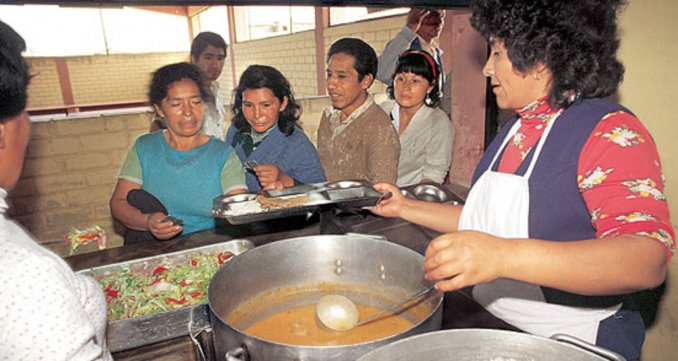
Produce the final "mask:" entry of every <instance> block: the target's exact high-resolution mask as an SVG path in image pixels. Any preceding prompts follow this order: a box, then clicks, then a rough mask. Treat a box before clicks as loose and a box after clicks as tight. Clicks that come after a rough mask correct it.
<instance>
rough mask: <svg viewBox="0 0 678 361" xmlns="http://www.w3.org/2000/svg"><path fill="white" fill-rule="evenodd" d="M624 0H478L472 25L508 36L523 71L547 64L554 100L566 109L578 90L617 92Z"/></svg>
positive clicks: (515, 60)
mask: <svg viewBox="0 0 678 361" xmlns="http://www.w3.org/2000/svg"><path fill="white" fill-rule="evenodd" d="M623 5H624V1H623V0H476V1H474V3H473V4H472V5H471V8H472V10H473V15H472V17H471V24H472V25H473V27H474V28H475V29H476V30H478V31H479V32H480V33H481V34H482V35H483V36H484V37H486V38H488V39H491V40H493V39H496V40H498V41H502V42H503V43H504V46H505V47H506V49H507V50H508V57H509V59H510V60H511V62H512V63H513V66H514V67H515V69H516V70H517V71H519V72H521V73H523V74H525V73H527V72H528V71H529V70H531V69H532V68H533V67H534V66H536V65H538V64H539V63H543V64H545V65H546V67H547V68H548V69H549V70H550V71H551V73H552V80H551V90H550V93H549V102H550V103H551V104H552V105H553V106H555V107H556V108H565V107H567V106H569V105H570V103H571V102H572V100H573V97H572V95H576V96H577V97H583V98H593V97H606V96H608V95H611V94H613V93H614V92H616V91H617V88H618V86H619V84H620V83H621V81H622V79H623V76H624V66H623V65H622V64H621V63H620V62H619V60H617V49H618V48H619V39H618V35H617V22H616V20H617V12H618V10H619V9H620V8H621V7H622V6H623Z"/></svg>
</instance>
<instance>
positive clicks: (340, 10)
mask: <svg viewBox="0 0 678 361" xmlns="http://www.w3.org/2000/svg"><path fill="white" fill-rule="evenodd" d="M408 11H410V8H375V7H365V6H362V7H355V6H347V7H331V8H330V26H334V25H341V24H347V23H353V22H356V21H361V20H370V19H376V18H383V17H387V16H393V15H400V14H405V13H407V12H408Z"/></svg>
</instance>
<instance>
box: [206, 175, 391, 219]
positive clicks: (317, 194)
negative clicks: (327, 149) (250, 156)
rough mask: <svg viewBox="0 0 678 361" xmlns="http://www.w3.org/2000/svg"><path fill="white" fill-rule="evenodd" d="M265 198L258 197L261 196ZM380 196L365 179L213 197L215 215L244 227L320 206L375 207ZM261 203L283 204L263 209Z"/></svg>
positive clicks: (304, 212)
mask: <svg viewBox="0 0 678 361" xmlns="http://www.w3.org/2000/svg"><path fill="white" fill-rule="evenodd" d="M262 196H263V197H264V198H263V199H262V198H259V197H262ZM380 197H381V193H379V192H377V191H376V190H375V189H374V188H372V184H371V183H369V182H367V181H363V180H344V181H338V182H323V183H313V184H305V185H301V186H297V187H290V188H284V189H282V190H269V191H264V192H263V193H262V194H260V195H257V194H253V193H245V194H238V195H233V196H219V197H216V198H214V201H213V206H212V215H213V216H214V217H216V218H225V219H226V220H227V221H228V222H230V223H231V224H245V223H252V222H258V221H264V220H270V219H277V218H283V217H289V216H296V215H301V214H306V213H308V212H313V211H315V210H317V209H319V208H320V207H335V208H342V209H351V208H353V209H359V208H362V207H365V206H373V205H375V204H376V203H377V201H378V200H379V198H380ZM262 201H268V202H272V203H277V204H280V206H276V207H262V203H261V202H262Z"/></svg>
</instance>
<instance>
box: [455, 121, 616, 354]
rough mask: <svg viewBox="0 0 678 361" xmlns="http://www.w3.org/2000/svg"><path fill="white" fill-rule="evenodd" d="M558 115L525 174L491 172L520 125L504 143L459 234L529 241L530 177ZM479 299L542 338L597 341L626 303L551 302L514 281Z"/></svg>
mask: <svg viewBox="0 0 678 361" xmlns="http://www.w3.org/2000/svg"><path fill="white" fill-rule="evenodd" d="M556 118H557V116H556V117H555V118H554V119H552V121H550V122H549V124H548V126H547V127H546V129H545V130H544V133H543V135H542V136H541V138H540V139H539V142H538V143H537V146H536V147H535V148H534V149H533V152H534V155H533V157H532V161H531V163H530V165H529V167H528V169H527V172H525V175H523V176H521V175H515V174H507V173H500V172H494V171H492V166H493V165H494V163H495V162H496V161H497V158H498V157H499V154H500V153H501V150H502V149H504V146H505V145H506V144H507V143H508V142H509V140H510V139H512V138H513V136H514V135H515V134H516V132H517V131H518V128H519V127H520V121H518V122H516V123H515V124H514V125H513V127H512V128H511V130H510V131H509V133H508V135H507V136H506V138H505V139H504V140H503V142H502V144H501V146H500V147H499V150H498V151H497V154H495V155H494V158H493V159H492V162H491V163H490V166H489V168H488V169H487V170H486V171H485V173H483V174H482V175H481V176H480V178H479V179H478V181H477V182H476V183H475V185H474V186H473V187H472V188H471V191H470V192H469V195H468V197H467V199H466V204H465V205H464V208H463V210H462V212H461V216H460V220H459V230H476V231H482V232H486V233H489V234H492V235H494V236H497V237H504V238H529V228H528V225H529V218H528V217H529V208H530V189H529V183H528V181H529V179H530V175H531V174H532V170H533V169H534V166H535V164H536V162H537V159H538V158H539V155H540V153H541V150H542V147H543V145H544V142H545V140H546V139H547V137H548V135H549V133H550V131H551V128H552V127H553V124H554V123H555V121H556ZM473 297H474V299H475V300H476V301H477V302H478V303H480V304H481V305H482V306H483V307H485V309H487V310H488V311H489V312H490V313H492V314H493V315H495V316H497V317H498V318H500V319H502V320H504V321H506V322H507V323H509V324H511V325H513V326H516V327H518V328H520V329H521V330H524V331H526V332H529V333H531V334H534V335H539V336H543V337H550V336H552V335H553V334H556V333H565V334H568V335H571V336H575V337H578V338H580V339H582V340H584V341H588V342H590V343H594V344H595V341H596V335H597V333H598V325H599V323H600V321H602V320H604V319H605V318H607V317H609V316H611V315H613V314H614V313H615V312H616V311H617V310H618V309H619V308H620V307H621V304H619V305H615V306H613V307H610V308H606V309H599V308H597V309H593V308H581V307H571V306H563V305H556V304H549V303H546V302H545V300H544V296H543V293H542V292H541V289H540V288H539V287H538V286H535V285H531V284H527V283H524V282H518V281H514V280H509V279H498V280H495V281H493V282H490V283H487V284H483V285H477V286H475V287H474V289H473Z"/></svg>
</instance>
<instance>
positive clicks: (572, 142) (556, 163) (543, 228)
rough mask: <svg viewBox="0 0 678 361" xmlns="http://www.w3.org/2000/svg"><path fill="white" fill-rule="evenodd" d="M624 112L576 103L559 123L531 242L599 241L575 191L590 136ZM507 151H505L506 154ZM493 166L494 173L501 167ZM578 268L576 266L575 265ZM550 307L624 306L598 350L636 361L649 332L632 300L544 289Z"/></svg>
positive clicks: (535, 204)
mask: <svg viewBox="0 0 678 361" xmlns="http://www.w3.org/2000/svg"><path fill="white" fill-rule="evenodd" d="M619 110H623V111H625V112H628V113H631V112H630V111H628V110H627V109H625V108H624V107H622V106H621V105H619V104H617V103H614V102H611V101H608V100H604V99H584V100H578V101H577V102H575V103H574V104H572V105H571V106H570V107H569V108H567V109H566V110H565V111H564V112H563V113H562V114H561V115H560V117H558V120H557V121H556V123H555V124H554V125H553V128H552V129H551V133H550V134H549V137H548V139H547V141H546V142H545V143H544V147H543V148H542V151H541V154H540V156H539V159H537V163H536V164H535V168H534V170H533V172H532V176H531V177H530V180H529V185H530V211H529V212H530V215H529V217H530V219H529V224H528V227H529V236H530V237H531V238H537V239H545V240H550V241H556V242H568V241H576V240H582V239H591V238H595V233H596V232H595V229H594V228H593V225H592V223H591V214H590V213H589V210H588V208H587V207H586V203H585V202H584V198H583V197H582V195H581V193H580V192H579V187H578V185H577V173H578V172H577V170H578V165H579V156H580V154H581V150H582V148H583V147H584V144H585V143H586V141H587V140H588V139H589V136H590V135H591V132H592V131H593V129H595V127H596V126H597V125H598V123H599V122H600V120H601V119H602V118H603V116H605V115H606V114H608V113H612V112H616V111H619ZM516 121H518V117H514V118H512V119H511V120H509V121H508V122H506V124H505V125H504V126H503V127H502V129H501V130H500V131H499V134H497V136H496V138H495V139H494V140H493V141H492V143H491V144H490V146H489V147H488V148H487V150H486V151H485V154H484V155H483V157H482V159H481V160H480V162H479V163H478V166H477V167H476V170H475V173H474V175H473V183H475V182H476V181H477V180H478V178H479V177H480V176H481V175H482V174H483V172H485V171H486V170H487V168H488V167H489V166H490V163H491V162H492V158H493V156H494V154H496V153H497V152H498V151H500V150H499V147H500V145H501V141H502V140H503V139H504V138H505V137H506V135H507V134H508V131H509V130H510V129H511V126H512V125H513V124H515V122H516ZM503 151H504V149H502V150H501V152H502V153H503ZM533 154H534V153H532V152H530V154H529V155H528V156H527V158H526V159H525V160H523V162H522V163H521V165H520V166H519V167H518V170H517V171H516V174H520V175H523V174H525V172H526V171H527V167H528V166H529V164H530V161H531V159H532V157H533ZM499 159H501V155H500V158H499ZM499 163H500V162H499V161H497V162H495V164H494V166H493V170H495V171H496V170H497V168H498V167H499ZM573 262H574V260H573ZM541 290H542V293H543V294H544V299H545V300H546V302H549V303H555V304H561V305H567V306H575V307H610V306H613V305H615V304H618V303H620V302H625V304H624V306H623V307H622V309H621V310H619V311H618V312H617V313H616V314H615V315H613V316H611V317H610V318H608V319H606V320H603V321H602V322H601V324H600V325H599V331H598V339H597V342H596V343H597V344H598V345H600V346H603V347H606V348H609V349H612V350H615V351H616V352H619V353H621V354H623V355H624V356H625V357H627V358H629V359H633V358H637V357H638V355H639V353H640V348H641V346H642V344H643V340H644V332H645V326H644V324H643V321H642V318H641V316H640V313H639V312H638V310H635V309H631V308H634V307H635V306H634V305H633V304H632V303H633V302H632V301H631V299H630V297H628V296H625V295H618V296H584V295H579V294H574V293H570V292H564V291H560V290H557V289H553V288H549V287H541Z"/></svg>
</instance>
